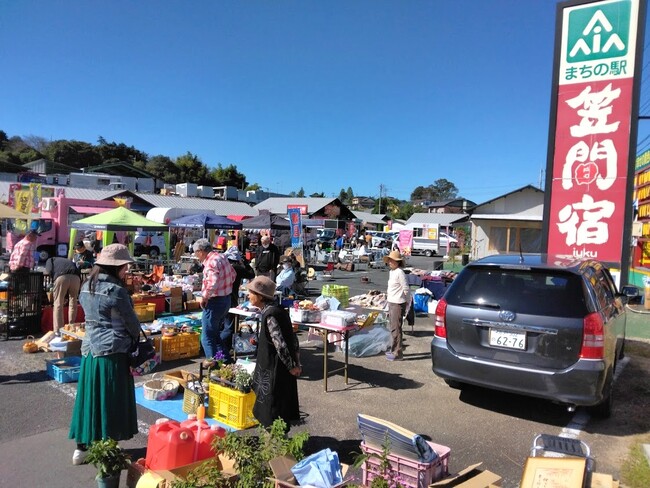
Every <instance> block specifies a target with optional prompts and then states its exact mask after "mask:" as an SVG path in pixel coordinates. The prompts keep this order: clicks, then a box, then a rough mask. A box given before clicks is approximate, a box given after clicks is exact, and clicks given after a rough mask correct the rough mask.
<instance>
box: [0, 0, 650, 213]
mask: <svg viewBox="0 0 650 488" xmlns="http://www.w3.org/2000/svg"><path fill="white" fill-rule="evenodd" d="M555 15H556V2H555V1H553V0H534V1H530V0H528V1H521V0H491V1H483V0H455V1H441V0H429V1H418V0H408V1H401V0H345V1H343V0H327V1H324V0H323V1H314V0H276V1H269V0H261V1H256V0H246V1H223V0H209V1H208V0H195V1H191V2H181V1H155V2H154V1H124V0H111V1H110V2H89V1H87V0H84V1H77V0H66V1H59V0H51V1H35V0H16V1H9V0H0V59H1V60H2V65H3V68H2V71H1V72H0V94H1V96H2V103H1V104H0V130H4V131H5V132H6V133H7V134H8V135H9V136H14V135H18V136H21V137H22V136H28V135H36V136H42V137H45V138H48V139H52V140H55V139H75V140H81V141H86V142H90V143H96V142H97V139H98V137H99V136H102V137H104V138H105V139H106V140H108V141H109V142H113V141H114V142H117V143H125V144H127V145H130V146H131V145H132V146H135V147H136V148H137V149H139V150H142V151H144V152H146V153H148V154H149V155H150V156H154V155H158V154H163V155H166V156H170V157H172V158H175V157H177V156H180V155H183V154H185V153H186V152H187V151H190V152H192V153H193V154H195V155H197V156H198V157H199V158H200V159H201V160H202V161H203V162H204V163H205V164H207V165H208V166H210V167H213V166H216V165H217V164H218V163H221V164H222V165H224V166H226V165H229V164H234V165H236V166H237V168H238V170H239V171H240V172H242V173H244V174H245V175H246V177H247V179H248V181H249V183H259V184H260V185H261V186H262V187H263V188H267V189H269V190H270V191H274V192H281V193H289V192H291V191H298V190H299V189H300V188H301V187H302V188H304V190H305V191H306V193H307V194H310V193H313V192H321V191H323V192H325V195H326V196H330V195H332V196H338V193H339V191H340V189H341V188H346V189H347V188H348V187H351V188H352V189H353V190H354V192H355V194H356V195H365V196H372V197H377V196H378V195H379V191H380V186H381V185H384V187H385V188H386V190H385V192H386V194H387V195H390V196H394V197H396V198H403V199H407V198H408V197H409V195H410V193H411V192H412V190H413V189H414V188H415V187H417V186H419V185H422V186H427V185H429V184H432V183H433V182H434V181H435V180H437V179H440V178H445V179H447V180H449V181H451V182H453V183H454V184H455V185H456V186H457V187H458V189H459V195H460V196H463V197H465V198H468V199H470V200H473V201H475V202H477V203H481V202H484V201H487V200H489V199H491V198H494V197H496V196H498V195H501V194H503V193H507V192H509V191H512V190H515V189H517V188H519V187H521V186H524V185H527V184H533V185H536V186H537V185H538V184H539V183H540V178H541V176H540V172H541V171H542V170H543V169H544V168H545V165H546V152H547V141H548V120H549V110H550V97H551V81H552V80H551V77H552V64H553V49H554V45H553V43H554V28H555ZM642 105H643V98H642ZM649 111H650V110H647V111H646V112H649ZM646 123H647V122H646ZM640 132H641V129H640ZM646 132H647V131H646ZM642 138H643V136H641V135H640V138H639V139H640V140H641V139H642Z"/></svg>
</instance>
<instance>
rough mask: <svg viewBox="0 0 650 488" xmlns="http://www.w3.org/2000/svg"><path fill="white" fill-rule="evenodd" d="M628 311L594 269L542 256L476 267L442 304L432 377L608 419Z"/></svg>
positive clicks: (587, 263)
mask: <svg viewBox="0 0 650 488" xmlns="http://www.w3.org/2000/svg"><path fill="white" fill-rule="evenodd" d="M626 291H627V290H626ZM630 294H632V293H631V292H630ZM625 303H626V297H625V296H624V295H621V294H619V293H618V292H617V289H616V285H615V284H614V281H613V279H612V276H611V274H610V273H609V271H608V269H607V268H606V267H605V266H604V265H603V264H601V263H599V262H597V261H593V260H575V259H566V258H564V257H551V256H546V255H540V254H536V255H531V254H528V255H495V256H489V257H486V258H483V259H479V260H477V261H474V262H472V263H470V264H469V265H467V266H466V267H465V268H464V269H463V270H462V271H461V272H460V273H459V274H458V276H457V277H456V279H455V280H454V281H453V283H452V284H451V285H450V286H449V288H448V289H447V291H446V293H445V295H444V297H443V298H442V299H441V300H440V301H439V302H438V305H437V308H436V313H435V335H434V338H433V340H432V342H431V356H432V368H433V372H434V373H435V374H436V375H438V376H440V377H441V378H443V379H444V380H446V381H447V382H448V383H449V384H453V385H455V386H460V385H462V384H463V383H469V384H474V385H478V386H482V387H486V388H492V389H496V390H503V391H507V392H511V393H519V394H523V395H529V396H533V397H539V398H544V399H547V400H551V401H555V402H559V403H563V404H567V405H569V406H570V407H572V408H573V407H575V406H588V407H591V409H592V411H593V412H594V413H595V414H597V415H600V416H603V417H606V416H609V415H610V413H611V408H612V401H613V395H612V388H613V378H614V370H615V367H616V362H617V361H618V360H619V359H620V358H622V357H623V351H624V346H625V319H626V317H625Z"/></svg>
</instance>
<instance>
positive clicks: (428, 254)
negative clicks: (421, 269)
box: [424, 249, 433, 258]
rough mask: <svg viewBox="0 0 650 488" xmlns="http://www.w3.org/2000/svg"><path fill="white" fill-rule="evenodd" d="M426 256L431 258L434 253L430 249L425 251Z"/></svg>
mask: <svg viewBox="0 0 650 488" xmlns="http://www.w3.org/2000/svg"><path fill="white" fill-rule="evenodd" d="M424 255H425V256H426V257H428V258H430V257H431V256H433V251H431V250H430V249H427V250H426V251H424Z"/></svg>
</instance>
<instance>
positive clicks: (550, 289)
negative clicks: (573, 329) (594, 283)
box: [445, 267, 587, 318]
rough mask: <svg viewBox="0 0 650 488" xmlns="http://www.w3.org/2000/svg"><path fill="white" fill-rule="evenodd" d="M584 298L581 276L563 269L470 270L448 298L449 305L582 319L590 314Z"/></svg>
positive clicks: (455, 281)
mask: <svg viewBox="0 0 650 488" xmlns="http://www.w3.org/2000/svg"><path fill="white" fill-rule="evenodd" d="M584 295H585V294H584V291H583V283H582V279H581V277H580V276H579V275H576V274H573V273H565V272H562V271H561V270H519V269H499V268H482V267H470V268H466V269H465V270H463V272H462V273H460V274H459V275H458V276H457V277H456V279H455V280H454V282H453V283H452V285H451V286H450V288H449V290H448V291H447V293H446V294H445V299H446V300H447V303H448V304H449V305H459V306H476V307H485V308H493V309H498V310H511V311H513V312H516V313H525V314H534V315H547V316H548V315H551V316H560V317H572V318H578V317H583V316H585V315H586V314H587V304H586V302H585V296H584Z"/></svg>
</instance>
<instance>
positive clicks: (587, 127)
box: [566, 83, 621, 137]
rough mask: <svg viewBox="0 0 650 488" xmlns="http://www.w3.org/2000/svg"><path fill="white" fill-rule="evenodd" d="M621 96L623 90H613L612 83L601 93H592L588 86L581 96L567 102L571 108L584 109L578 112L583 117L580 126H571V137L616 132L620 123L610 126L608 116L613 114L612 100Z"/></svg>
mask: <svg viewBox="0 0 650 488" xmlns="http://www.w3.org/2000/svg"><path fill="white" fill-rule="evenodd" d="M620 95H621V89H620V88H617V89H616V90H612V84H611V83H610V84H609V85H607V86H606V87H605V89H604V90H603V91H602V92H600V93H591V86H588V87H587V88H585V89H584V90H582V92H581V93H580V95H578V96H577V97H575V98H572V99H570V100H567V101H566V103H567V104H568V105H569V107H571V108H578V107H580V106H582V107H583V108H582V109H580V110H578V115H579V116H580V117H582V120H581V121H580V124H579V125H573V126H571V135H572V136H573V137H583V136H586V135H591V134H609V133H610V132H616V130H617V129H618V125H619V123H620V122H614V123H612V124H608V123H607V116H609V115H611V113H612V107H611V105H610V104H611V102H612V100H614V99H616V98H618V97H619V96H620Z"/></svg>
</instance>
